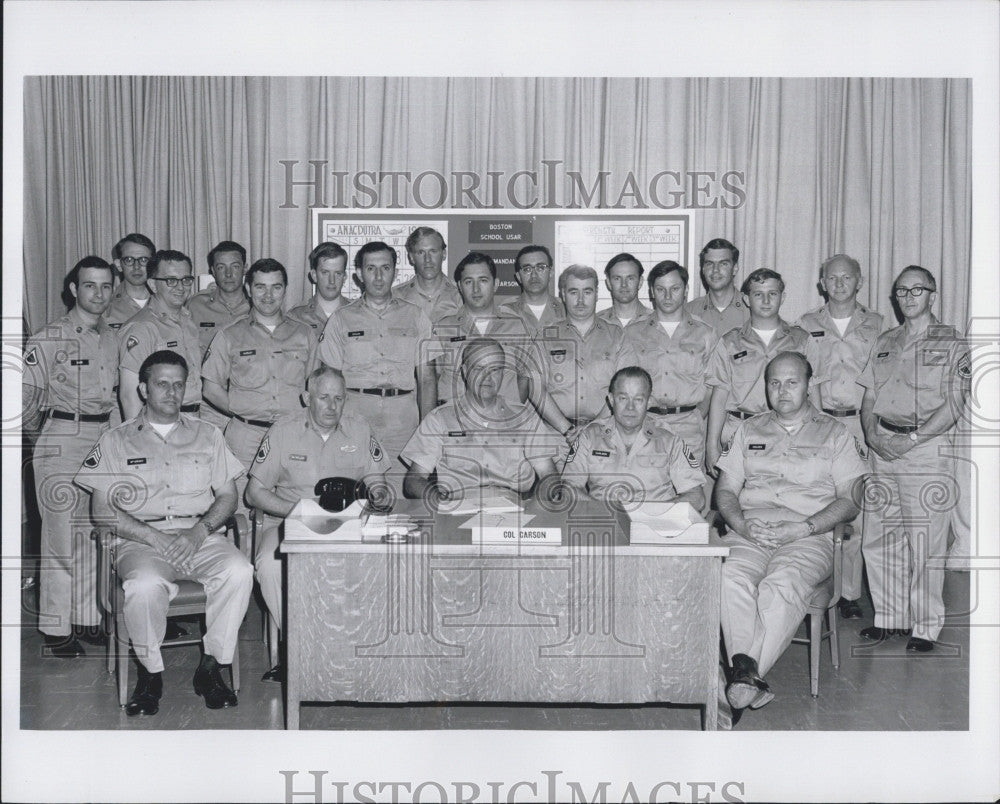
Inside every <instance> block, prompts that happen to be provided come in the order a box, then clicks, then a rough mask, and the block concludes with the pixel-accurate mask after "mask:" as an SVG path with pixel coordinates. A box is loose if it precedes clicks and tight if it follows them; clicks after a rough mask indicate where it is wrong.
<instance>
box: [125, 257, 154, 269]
mask: <svg viewBox="0 0 1000 804" xmlns="http://www.w3.org/2000/svg"><path fill="white" fill-rule="evenodd" d="M136 263H139V265H141V266H142V267H143V268H145V267H146V266H147V265H148V264H149V257H122V265H124V266H125V267H126V268H131V267H132V266H133V265H135V264H136Z"/></svg>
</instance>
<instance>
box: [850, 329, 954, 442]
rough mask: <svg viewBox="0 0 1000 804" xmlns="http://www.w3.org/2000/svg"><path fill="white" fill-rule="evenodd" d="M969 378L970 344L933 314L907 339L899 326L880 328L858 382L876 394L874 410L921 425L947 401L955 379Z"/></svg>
mask: <svg viewBox="0 0 1000 804" xmlns="http://www.w3.org/2000/svg"><path fill="white" fill-rule="evenodd" d="M971 378H972V365H971V362H970V358H969V346H968V344H967V343H966V342H965V341H964V340H963V339H962V338H960V337H959V335H958V332H957V331H956V330H955V328H954V327H951V326H949V325H947V324H939V323H938V322H937V319H935V318H933V317H932V322H931V324H930V325H929V326H928V327H927V329H926V330H925V331H924V332H923V333H921V334H920V336H918V337H917V338H914V339H913V340H912V341H910V342H907V341H906V328H905V327H903V326H899V327H895V328H894V329H890V330H889V331H888V332H884V333H882V334H881V335H880V336H879V337H878V340H877V341H876V342H875V348H874V349H873V350H872V355H871V358H870V359H869V360H868V364H867V365H866V366H865V368H864V371H862V372H861V376H860V378H859V379H858V384H859V385H861V386H863V387H864V388H867V389H868V390H869V391H871V392H872V393H873V394H874V396H875V406H874V408H873V412H874V413H875V415H876V416H879V417H881V418H883V419H886V420H887V421H890V422H892V423H894V424H900V425H921V424H923V423H924V422H926V421H927V420H928V419H929V418H930V417H931V415H932V414H933V413H934V412H935V411H936V410H937V409H938V408H940V407H941V406H942V405H944V404H945V403H946V402H947V400H948V398H949V396H950V393H949V392H950V389H951V388H952V387H953V385H952V384H953V383H960V384H961V385H962V386H963V387H964V388H968V386H969V383H970V381H971Z"/></svg>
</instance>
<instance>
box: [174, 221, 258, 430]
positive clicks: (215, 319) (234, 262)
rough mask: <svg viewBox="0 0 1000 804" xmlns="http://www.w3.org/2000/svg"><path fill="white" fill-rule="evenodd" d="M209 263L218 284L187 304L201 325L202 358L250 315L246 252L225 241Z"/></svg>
mask: <svg viewBox="0 0 1000 804" xmlns="http://www.w3.org/2000/svg"><path fill="white" fill-rule="evenodd" d="M207 260H208V270H209V272H210V273H211V274H212V276H213V278H214V279H215V284H214V285H213V286H212V287H210V288H208V289H207V290H203V291H201V292H200V293H195V294H194V295H193V296H192V297H191V298H190V299H188V301H187V308H188V311H189V312H190V313H191V317H192V318H193V319H194V323H195V324H197V325H198V333H199V335H200V336H201V350H202V354H204V353H205V352H207V351H208V346H209V344H210V343H211V342H212V338H214V337H215V333H216V332H218V331H219V330H220V329H222V328H223V327H224V326H226V325H227V324H231V323H233V321H235V320H236V319H238V318H242V317H243V316H245V315H246V314H247V313H249V312H250V302H249V301H247V296H246V293H244V292H243V275H244V273H245V271H246V264H247V250H246V249H245V248H243V246H241V245H240V244H239V243H234V242H233V241H232V240H223V241H222V242H221V243H219V244H218V245H216V246H215V248H213V249H212V250H211V251H209V252H208V257H207ZM202 418H204V416H203V417H202ZM214 423H215V422H213V424H214ZM224 424H225V422H224V421H223V425H224Z"/></svg>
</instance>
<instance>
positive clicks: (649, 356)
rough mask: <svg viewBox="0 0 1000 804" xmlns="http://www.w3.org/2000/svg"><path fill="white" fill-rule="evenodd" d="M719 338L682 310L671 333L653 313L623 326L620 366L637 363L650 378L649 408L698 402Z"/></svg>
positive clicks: (702, 397)
mask: <svg viewBox="0 0 1000 804" xmlns="http://www.w3.org/2000/svg"><path fill="white" fill-rule="evenodd" d="M717 341H718V338H717V337H716V336H715V331H714V330H713V329H712V328H711V327H710V326H708V324H705V323H703V322H701V321H698V320H697V319H695V318H694V317H692V316H691V315H689V314H687V313H685V315H684V317H683V318H682V319H681V321H680V322H679V323H678V325H677V329H675V330H674V334H673V335H668V334H667V331H666V330H665V329H664V328H663V325H662V324H660V321H659V319H658V318H656V316H651V317H649V318H645V319H643V320H641V321H633V322H632V323H631V324H629V325H628V326H627V327H625V343H624V348H623V350H622V357H621V360H619V366H640V367H641V368H644V369H646V371H648V372H649V376H650V377H651V378H652V380H653V393H652V394H651V395H650V398H649V404H650V406H652V407H664V408H674V407H681V406H686V405H697V404H698V403H700V402H701V401H703V400H704V398H705V391H706V387H707V386H706V377H707V373H708V366H709V361H710V358H711V357H712V352H713V351H714V349H715V344H716V342H717Z"/></svg>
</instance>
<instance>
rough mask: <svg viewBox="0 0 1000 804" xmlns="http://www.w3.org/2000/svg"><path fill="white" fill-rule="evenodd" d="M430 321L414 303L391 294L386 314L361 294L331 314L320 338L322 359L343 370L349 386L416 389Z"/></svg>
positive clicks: (320, 357) (424, 358)
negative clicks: (419, 365)
mask: <svg viewBox="0 0 1000 804" xmlns="http://www.w3.org/2000/svg"><path fill="white" fill-rule="evenodd" d="M430 334H431V322H430V320H429V319H428V318H427V316H426V315H424V313H423V311H422V310H421V309H420V308H419V307H417V306H416V305H414V304H410V303H409V302H406V301H403V300H402V299H397V298H396V297H395V296H393V297H392V298H391V299H390V300H389V305H388V307H386V309H385V310H383V311H382V312H377V311H376V310H374V309H372V307H371V306H369V304H368V301H367V299H366V298H365V297H364V296H362V297H361V298H360V299H358V300H357V301H354V302H351V304H348V305H345V306H344V307H341V308H340V309H339V310H337V311H336V312H335V313H334V314H333V315H331V316H330V320H329V321H327V322H326V329H325V330H324V331H323V336H322V337H321V338H320V344H319V349H318V352H317V353H318V355H319V359H320V360H322V361H323V362H324V363H325V364H326V365H328V366H330V367H331V368H336V369H340V370H341V371H342V372H343V373H344V378H345V379H346V380H347V387H348V388H377V387H383V388H399V389H401V390H404V391H412V390H414V389H415V388H416V380H415V378H414V369H415V368H416V366H417V364H418V363H421V362H427V359H426V357H423V356H422V355H421V348H422V347H423V348H424V349H426V344H425V341H426V340H427V339H428V338H429V337H430Z"/></svg>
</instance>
